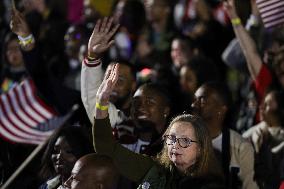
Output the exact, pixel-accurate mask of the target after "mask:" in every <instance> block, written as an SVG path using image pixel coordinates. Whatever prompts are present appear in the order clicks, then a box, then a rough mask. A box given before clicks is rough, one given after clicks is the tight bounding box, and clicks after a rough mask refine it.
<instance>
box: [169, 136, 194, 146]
mask: <svg viewBox="0 0 284 189" xmlns="http://www.w3.org/2000/svg"><path fill="white" fill-rule="evenodd" d="M164 140H165V143H166V144H167V145H173V144H174V143H175V142H176V141H177V142H178V144H179V145H180V147H182V148H187V147H189V146H191V144H192V143H193V142H196V143H197V141H194V140H191V139H190V138H177V137H176V136H174V135H165V136H164Z"/></svg>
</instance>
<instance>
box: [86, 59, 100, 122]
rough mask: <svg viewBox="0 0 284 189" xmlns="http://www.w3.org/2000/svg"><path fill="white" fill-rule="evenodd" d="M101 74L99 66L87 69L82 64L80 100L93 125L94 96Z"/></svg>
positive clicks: (87, 67)
mask: <svg viewBox="0 0 284 189" xmlns="http://www.w3.org/2000/svg"><path fill="white" fill-rule="evenodd" d="M102 78H103V72H102V68H101V64H100V65H97V66H96V67H89V66H88V65H86V64H85V63H84V62H83V63H82V69H81V99H82V102H83V104H84V107H85V109H86V112H87V114H88V117H89V120H90V121H91V123H92V124H93V123H94V115H95V105H96V95H97V91H98V88H99V86H100V84H101V82H102Z"/></svg>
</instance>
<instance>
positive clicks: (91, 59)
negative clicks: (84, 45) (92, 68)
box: [87, 55, 97, 61]
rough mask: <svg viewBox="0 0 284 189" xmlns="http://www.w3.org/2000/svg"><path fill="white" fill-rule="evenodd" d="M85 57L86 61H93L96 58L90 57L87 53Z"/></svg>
mask: <svg viewBox="0 0 284 189" xmlns="http://www.w3.org/2000/svg"><path fill="white" fill-rule="evenodd" d="M87 59H88V61H94V60H96V59H97V58H93V57H91V56H89V55H88V57H87Z"/></svg>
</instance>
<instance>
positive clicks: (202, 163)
mask: <svg viewBox="0 0 284 189" xmlns="http://www.w3.org/2000/svg"><path fill="white" fill-rule="evenodd" d="M177 122H187V123H191V125H192V127H193V129H194V131H195V135H196V140H197V142H198V145H199V147H200V155H199V157H198V159H197V161H196V163H195V164H194V165H193V167H190V169H189V170H187V174H189V175H191V176H204V175H207V174H208V171H209V161H210V158H212V157H211V156H213V157H214V155H213V149H212V144H211V138H210V135H209V132H208V130H207V127H206V125H205V122H204V121H203V120H202V119H201V118H200V117H198V116H195V115H191V114H182V115H179V116H177V117H175V118H174V119H173V120H172V121H171V123H170V125H169V127H168V128H167V130H166V131H165V133H164V135H167V134H169V132H170V129H171V128H172V126H173V124H174V123H177ZM158 161H159V163H161V164H162V165H163V166H165V167H168V168H169V167H171V166H173V163H172V162H171V161H170V159H169V157H168V148H167V145H166V144H164V147H163V150H162V152H161V153H160V154H159V155H158Z"/></svg>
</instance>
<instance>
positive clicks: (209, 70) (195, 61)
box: [185, 55, 219, 86]
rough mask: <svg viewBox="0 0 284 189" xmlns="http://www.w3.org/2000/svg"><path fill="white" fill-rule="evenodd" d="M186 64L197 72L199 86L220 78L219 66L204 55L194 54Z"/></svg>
mask: <svg viewBox="0 0 284 189" xmlns="http://www.w3.org/2000/svg"><path fill="white" fill-rule="evenodd" d="M185 66H186V67H188V68H189V69H191V70H192V71H193V73H194V74H195V76H196V79H197V86H200V85H202V84H203V83H205V82H210V81H218V80H219V76H218V69H217V66H216V65H215V64H214V63H213V62H211V61H210V59H208V58H206V57H205V56H203V55H196V56H193V57H192V59H191V60H190V61H189V62H188V63H187V64H186V65H185Z"/></svg>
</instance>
